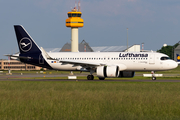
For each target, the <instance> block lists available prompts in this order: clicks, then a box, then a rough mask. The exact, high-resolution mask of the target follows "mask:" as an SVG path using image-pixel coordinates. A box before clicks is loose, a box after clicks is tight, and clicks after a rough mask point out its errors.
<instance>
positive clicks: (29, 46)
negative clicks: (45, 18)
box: [14, 25, 41, 54]
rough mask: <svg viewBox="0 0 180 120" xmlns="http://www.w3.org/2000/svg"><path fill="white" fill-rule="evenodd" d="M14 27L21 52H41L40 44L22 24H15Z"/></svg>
mask: <svg viewBox="0 0 180 120" xmlns="http://www.w3.org/2000/svg"><path fill="white" fill-rule="evenodd" d="M14 29H15V33H16V37H17V42H18V46H19V51H20V53H21V54H31V53H41V50H40V49H39V47H38V45H37V44H36V43H35V42H34V40H33V39H32V38H31V36H30V35H29V34H28V33H27V32H26V30H25V29H24V28H23V27H22V26H20V25H15V26H14Z"/></svg>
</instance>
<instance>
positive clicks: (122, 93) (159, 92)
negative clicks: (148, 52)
mask: <svg viewBox="0 0 180 120" xmlns="http://www.w3.org/2000/svg"><path fill="white" fill-rule="evenodd" d="M0 119H1V120H11V119H13V120H134V119H138V120H146V119H153V120H177V119H180V83H157V82H156V83H152V82H151V83H150V82H149V83H148V82H106V81H104V82H102V81H101V82H98V81H96V82H93V81H89V82H87V81H86V82H75V81H74V82H73V81H71V82H62V81H53V82H51V81H45V82H44V81H1V82H0Z"/></svg>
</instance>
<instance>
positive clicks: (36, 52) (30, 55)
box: [14, 25, 52, 69]
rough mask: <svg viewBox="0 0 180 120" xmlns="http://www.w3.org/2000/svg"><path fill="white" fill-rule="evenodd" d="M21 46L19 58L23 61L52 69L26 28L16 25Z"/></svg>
mask: <svg viewBox="0 0 180 120" xmlns="http://www.w3.org/2000/svg"><path fill="white" fill-rule="evenodd" d="M14 29H15V33H16V37H17V42H18V46H19V51H20V54H19V59H20V61H21V62H24V63H28V64H32V65H36V66H40V67H44V68H48V69H52V68H51V66H50V65H49V64H48V63H47V62H46V60H45V59H44V57H43V54H42V51H41V49H40V48H39V46H38V45H37V44H36V43H35V41H34V40H33V39H32V38H31V36H30V35H29V34H28V33H27V32H26V30H25V29H24V28H23V27H22V26H20V25H15V26H14Z"/></svg>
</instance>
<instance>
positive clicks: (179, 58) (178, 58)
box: [176, 54, 180, 62]
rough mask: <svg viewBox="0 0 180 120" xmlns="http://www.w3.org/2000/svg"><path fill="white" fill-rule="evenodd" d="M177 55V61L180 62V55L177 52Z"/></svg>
mask: <svg viewBox="0 0 180 120" xmlns="http://www.w3.org/2000/svg"><path fill="white" fill-rule="evenodd" d="M176 57H177V62H180V55H179V54H176Z"/></svg>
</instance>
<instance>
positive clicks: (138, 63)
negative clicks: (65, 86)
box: [9, 25, 178, 80]
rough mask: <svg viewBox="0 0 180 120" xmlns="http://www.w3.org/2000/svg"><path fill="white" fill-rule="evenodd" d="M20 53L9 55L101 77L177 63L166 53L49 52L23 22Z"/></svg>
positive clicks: (19, 30)
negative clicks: (39, 44) (37, 42)
mask: <svg viewBox="0 0 180 120" xmlns="http://www.w3.org/2000/svg"><path fill="white" fill-rule="evenodd" d="M14 29H15V33H16V38H17V42H18V46H19V51H20V52H19V53H18V54H14V55H9V56H10V57H11V58H17V59H18V60H19V61H21V62H24V63H27V64H32V65H36V66H40V67H43V68H47V69H54V70H62V71H83V72H89V73H90V74H89V75H88V76H87V79H88V80H93V79H94V75H93V73H96V74H97V77H98V78H99V80H104V79H105V78H114V77H119V78H123V77H134V75H135V72H136V71H152V80H156V77H155V74H154V71H163V70H171V69H174V68H176V67H177V66H178V63H177V62H175V61H174V60H171V59H170V58H169V57H168V56H167V55H165V54H162V53H157V52H46V51H45V50H44V49H43V48H42V47H41V48H40V47H39V46H38V45H37V44H36V43H35V41H34V40H33V39H32V38H31V36H30V35H29V34H28V32H27V31H26V30H25V29H24V27H23V26H21V25H14Z"/></svg>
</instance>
